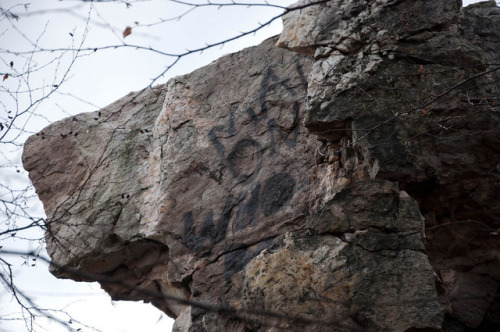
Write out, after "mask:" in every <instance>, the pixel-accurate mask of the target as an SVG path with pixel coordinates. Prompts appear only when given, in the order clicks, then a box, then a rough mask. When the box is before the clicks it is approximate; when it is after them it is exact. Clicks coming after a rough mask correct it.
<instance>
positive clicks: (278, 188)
mask: <svg viewBox="0 0 500 332" xmlns="http://www.w3.org/2000/svg"><path fill="white" fill-rule="evenodd" d="M294 187H295V181H294V180H293V178H292V177H291V176H290V174H287V173H279V174H276V175H274V176H272V177H271V178H269V179H268V180H267V181H266V184H265V185H264V190H263V191H262V198H261V209H262V213H264V215H265V216H266V217H268V216H270V215H272V214H274V213H276V212H278V211H279V210H280V209H281V208H282V207H283V206H284V205H285V204H286V203H287V202H288V201H289V200H290V199H291V198H292V196H293V189H294Z"/></svg>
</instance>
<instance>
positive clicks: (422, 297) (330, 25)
mask: <svg viewBox="0 0 500 332" xmlns="http://www.w3.org/2000/svg"><path fill="white" fill-rule="evenodd" d="M307 3H309V2H307V1H301V2H299V4H298V5H306V4H307ZM485 17H486V18H488V21H487V22H489V23H487V24H486V23H482V22H483V21H481V20H482V19H484V18H485ZM499 17H500V16H499V15H498V8H497V7H496V6H495V5H494V3H492V2H489V3H487V4H481V5H476V6H473V7H470V8H468V9H461V8H460V7H459V2H456V1H454V0H453V1H452V0H439V1H433V2H429V1H360V0H350V1H347V0H343V1H329V2H325V3H322V4H318V5H313V6H309V7H304V8H303V9H302V10H301V11H291V12H289V13H288V14H287V15H286V16H285V17H284V31H283V34H282V35H281V37H280V38H279V40H277V39H276V38H272V39H269V40H267V41H265V42H264V43H262V44H261V45H259V46H257V47H253V48H249V49H246V50H244V51H241V52H239V53H236V54H231V55H228V56H225V57H223V58H221V59H219V60H218V61H216V62H214V63H212V64H211V65H209V66H207V67H204V68H201V69H199V70H197V71H195V72H193V73H191V74H188V75H184V76H181V77H177V78H174V79H172V80H170V81H169V82H168V83H167V84H166V85H163V86H158V87H155V88H152V89H147V90H145V91H142V92H141V93H132V94H130V95H128V96H126V97H124V98H123V99H121V100H119V101H118V102H116V103H114V104H112V105H110V106H108V107H106V108H105V109H103V110H101V111H100V112H96V113H92V114H81V115H78V116H76V117H74V118H68V119H65V120H63V121H61V122H58V123H55V124H53V125H51V126H49V127H47V128H45V129H44V130H43V132H41V133H39V134H37V135H35V136H33V137H31V138H30V139H29V140H28V142H27V144H26V147H25V151H24V155H23V162H24V165H25V168H26V169H27V170H28V171H29V172H30V177H31V179H32V181H33V184H34V186H35V187H36V189H37V193H38V195H39V196H40V198H41V199H42V201H43V203H44V206H45V210H46V213H47V229H48V231H47V236H46V239H47V246H48V252H49V254H50V255H51V257H52V259H53V262H54V264H53V265H52V268H51V269H52V272H53V273H54V274H56V275H57V276H59V277H66V278H73V279H75V280H88V281H89V280H98V281H100V282H101V284H102V286H103V288H104V289H106V290H107V291H108V292H109V293H110V295H111V296H112V297H113V298H115V299H125V300H145V301H149V302H152V303H153V304H154V305H155V306H157V307H158V308H160V309H161V310H163V311H164V312H166V313H168V314H169V315H171V316H172V317H175V318H177V320H176V323H175V326H174V331H282V330H294V329H295V330H300V331H357V330H360V331H361V330H362V331H365V330H375V331H379V330H388V331H415V330H440V329H444V330H453V329H454V328H458V329H460V328H466V327H467V328H477V329H481V328H490V327H493V328H494V327H496V326H497V325H495V324H497V323H498V322H496V323H495V320H494V319H492V318H491V317H494V313H495V312H498V309H495V308H498V306H497V305H498V296H495V293H496V292H498V290H497V288H498V282H499V280H500V279H499V278H500V275H499V273H498V271H500V268H499V263H498V253H499V245H500V244H499V242H498V236H497V235H498V229H499V227H500V225H499V224H498V217H497V216H498V215H499V213H500V206H499V204H498V201H499V199H496V198H498V192H499V191H498V175H499V170H498V165H499V163H500V158H499V154H498V151H499V150H500V149H499V144H500V142H499V141H498V139H497V136H498V135H497V134H498V124H499V123H500V120H499V118H498V106H496V103H495V100H496V99H497V98H498V85H497V84H495V83H493V84H492V83H491V82H498V75H499V74H498V73H499V71H498V70H496V69H495V67H492V66H491V65H489V64H487V63H488V62H490V63H498V61H499V59H498V54H495V52H493V50H495V49H498V40H499V38H497V37H498V31H499V30H500V29H497V30H495V27H498V18H499ZM276 43H277V44H278V45H280V46H281V47H285V48H288V49H291V50H293V51H297V52H300V53H305V55H301V54H298V53H296V52H292V51H289V50H282V49H278V48H276V47H274V45H275V44H276ZM311 55H314V58H313V57H311ZM426 235H427V238H426ZM117 280H118V281H117ZM436 285H437V287H436ZM474 293H475V294H480V295H481V296H480V299H471V298H470V296H469V295H471V294H474ZM461 296H465V298H463V297H461ZM470 306H473V307H474V310H468V307H470ZM445 314H446V315H445Z"/></svg>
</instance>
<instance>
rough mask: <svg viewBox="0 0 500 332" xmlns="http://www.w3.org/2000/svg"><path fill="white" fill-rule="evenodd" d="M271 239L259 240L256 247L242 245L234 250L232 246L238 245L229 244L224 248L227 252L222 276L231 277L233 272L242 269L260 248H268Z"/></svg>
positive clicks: (260, 250)
mask: <svg viewBox="0 0 500 332" xmlns="http://www.w3.org/2000/svg"><path fill="white" fill-rule="evenodd" d="M273 241H274V240H273V239H270V240H266V241H263V242H261V243H260V244H259V245H258V246H257V247H254V248H248V247H246V248H245V247H244V245H242V247H243V248H242V249H236V250H234V249H233V247H235V246H238V245H230V246H228V247H226V248H224V249H225V250H224V251H225V252H227V254H226V255H225V256H224V278H225V279H226V280H229V279H231V277H232V276H233V274H235V273H238V272H239V271H241V270H243V269H244V268H245V266H246V265H247V264H248V263H249V262H250V261H251V260H252V259H253V258H254V257H255V256H257V255H258V254H260V253H261V252H262V250H264V249H267V248H269V247H270V246H271V245H272V244H273Z"/></svg>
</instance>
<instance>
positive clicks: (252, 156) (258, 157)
mask: <svg viewBox="0 0 500 332" xmlns="http://www.w3.org/2000/svg"><path fill="white" fill-rule="evenodd" d="M295 66H296V69H297V73H298V75H299V78H300V81H301V83H302V84H304V88H305V86H306V85H307V79H306V78H305V76H304V74H303V72H302V69H301V67H300V64H299V62H298V61H297V62H296V63H295ZM278 89H281V91H285V92H286V93H287V94H288V95H289V97H291V98H292V100H293V104H292V107H291V109H290V110H289V111H290V112H291V114H292V121H291V123H289V124H288V125H287V126H286V128H285V127H284V126H281V125H280V124H279V123H278V120H277V119H276V118H270V117H269V110H270V107H272V106H273V105H275V104H274V103H278V106H279V103H280V102H281V101H282V100H283V98H275V99H274V100H268V99H269V98H268V97H269V96H272V95H274V94H276V93H277V92H276V91H277V90H278ZM281 94H282V92H279V93H277V95H281ZM297 97H298V92H297V91H296V90H295V87H294V86H292V85H291V84H290V79H289V78H286V79H280V78H279V77H278V76H277V75H276V73H275V71H274V70H273V68H272V67H269V68H268V69H267V70H266V72H265V73H264V75H263V78H262V81H261V86H260V90H259V92H258V94H257V96H256V99H255V100H256V102H257V105H253V106H248V107H247V108H246V110H245V112H246V113H247V114H248V116H249V118H250V121H251V123H252V124H253V125H254V127H255V128H257V126H259V125H260V126H262V124H261V123H262V122H263V121H264V125H265V126H267V129H268V130H267V131H268V135H270V139H269V142H270V143H269V147H266V148H263V147H262V146H261V144H260V143H259V142H258V141H257V140H256V139H254V138H244V139H241V140H239V141H238V142H237V143H236V144H234V145H233V146H232V147H230V150H229V152H228V150H227V149H228V147H227V146H225V145H224V144H223V139H226V138H229V137H232V136H235V135H236V134H237V129H236V125H235V119H234V118H235V113H236V110H237V106H233V108H232V109H231V110H230V112H229V122H228V123H227V124H224V125H218V126H214V127H213V128H211V130H210V131H209V133H208V138H209V140H210V142H211V143H212V145H213V147H214V148H215V151H216V152H217V154H218V155H219V156H220V157H221V158H222V160H223V161H222V163H221V164H220V165H219V168H218V169H217V170H215V171H214V170H210V169H209V168H208V167H204V166H203V165H198V167H197V168H196V171H197V172H198V174H200V175H201V174H208V176H209V177H210V178H212V179H214V180H215V181H216V182H217V183H219V184H221V183H222V179H223V175H224V174H223V172H222V171H223V170H224V169H225V167H227V169H228V170H229V174H230V175H231V176H232V177H233V178H235V179H237V180H238V182H245V183H247V184H249V185H251V188H250V189H247V190H244V191H242V192H240V193H239V194H236V195H235V196H233V195H228V197H226V201H225V206H224V209H223V211H222V214H221V216H220V217H219V218H218V219H217V218H216V217H215V214H214V212H213V211H212V210H209V211H208V212H206V213H205V214H204V215H203V216H201V223H202V224H201V227H199V226H198V228H199V230H198V232H197V230H196V227H195V224H199V223H195V220H194V216H193V212H192V211H190V212H188V213H186V214H185V216H184V234H183V235H184V237H183V239H184V242H185V243H186V246H187V247H189V248H190V249H193V250H199V249H200V248H202V247H203V246H206V245H208V244H215V243H218V242H220V241H221V240H222V239H224V238H225V236H226V232H227V231H228V226H229V224H230V223H231V215H233V218H232V219H233V220H232V227H231V228H232V231H234V232H239V231H242V230H244V229H245V228H246V227H253V226H255V225H257V223H258V220H259V218H260V216H262V215H263V216H265V217H269V216H271V215H273V214H275V213H277V212H278V211H280V210H281V209H282V208H283V207H284V206H285V205H286V204H288V202H289V201H290V200H291V199H292V197H293V193H294V189H295V181H294V179H293V178H292V176H290V175H289V174H288V173H278V174H275V175H273V176H271V177H270V178H268V179H267V180H266V181H265V182H264V185H261V183H260V182H259V181H255V179H257V175H258V174H259V172H260V171H261V168H262V164H263V157H264V151H268V153H269V156H270V157H272V156H273V155H274V154H275V153H276V149H277V147H278V146H279V145H280V144H285V145H287V146H289V147H295V146H296V144H297V140H298V135H299V121H300V114H299V112H300V101H299V100H297ZM277 99H279V100H278V101H277ZM256 110H257V111H256ZM233 210H234V213H233ZM245 264H246V263H245Z"/></svg>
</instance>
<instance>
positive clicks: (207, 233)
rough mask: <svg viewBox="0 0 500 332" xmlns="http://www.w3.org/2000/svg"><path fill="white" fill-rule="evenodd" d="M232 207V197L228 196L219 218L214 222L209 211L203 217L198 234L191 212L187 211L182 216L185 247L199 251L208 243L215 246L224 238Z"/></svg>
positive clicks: (212, 213)
mask: <svg viewBox="0 0 500 332" xmlns="http://www.w3.org/2000/svg"><path fill="white" fill-rule="evenodd" d="M233 207H234V197H233V195H228V197H227V198H226V202H225V204H224V208H223V210H222V213H221V216H220V218H219V219H218V220H217V222H214V212H213V211H212V210H209V211H208V212H207V213H206V214H205V215H204V217H203V223H202V226H201V229H200V232H199V233H197V232H196V227H195V222H194V217H193V212H192V211H189V212H187V213H186V214H185V215H184V234H183V240H184V243H185V245H186V246H187V247H188V248H189V249H191V250H199V249H200V248H203V246H204V245H206V244H207V241H208V243H210V244H212V245H213V244H215V243H218V242H220V241H221V240H222V239H224V238H225V237H226V231H227V226H228V224H229V221H230V220H231V210H232V209H233Z"/></svg>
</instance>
